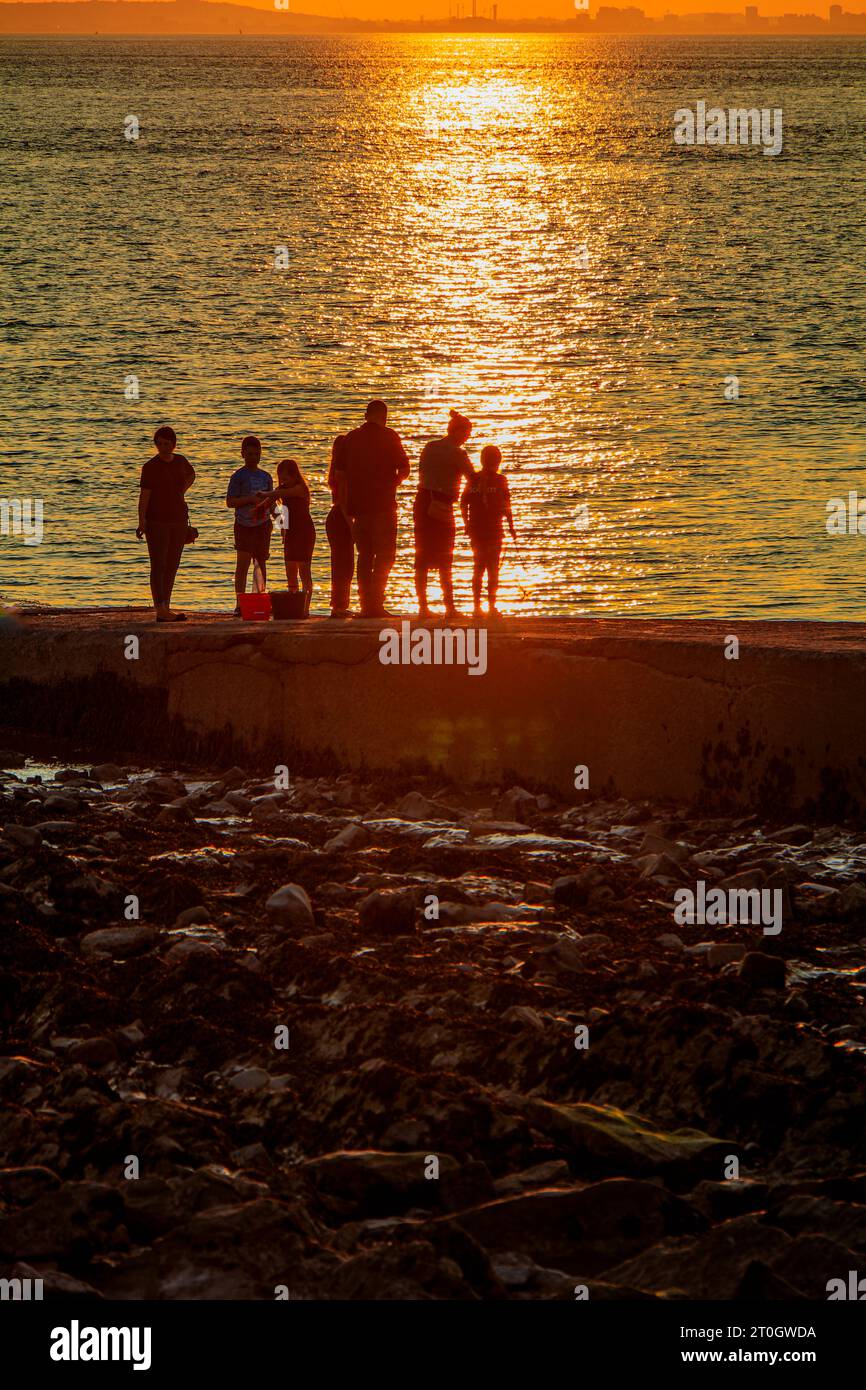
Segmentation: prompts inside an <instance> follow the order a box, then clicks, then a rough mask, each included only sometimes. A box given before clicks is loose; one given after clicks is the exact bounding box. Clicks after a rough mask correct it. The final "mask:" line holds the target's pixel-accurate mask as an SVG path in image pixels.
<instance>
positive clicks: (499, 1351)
mask: <svg viewBox="0 0 866 1390" xmlns="http://www.w3.org/2000/svg"><path fill="white" fill-rule="evenodd" d="M863 1333H864V1317H863V1312H862V1311H861V1309H860V1307H859V1304H858V1303H855V1304H852V1303H851V1302H848V1301H839V1302H828V1303H808V1302H794V1303H783V1302H778V1303H775V1302H764V1303H745V1302H730V1303H691V1302H686V1301H681V1300H671V1301H669V1302H667V1301H664V1300H657V1299H648V1300H647V1301H646V1302H643V1301H610V1302H601V1301H599V1302H596V1303H591V1302H588V1301H587V1302H581V1301H579V1300H576V1301H575V1302H573V1303H565V1302H561V1301H556V1302H554V1301H549V1302H519V1301H508V1302H507V1303H506V1302H502V1303H483V1304H482V1303H443V1302H432V1301H431V1302H429V1303H421V1302H417V1303H394V1302H380V1303H358V1302H352V1303H338V1302H327V1303H325V1302H322V1303H313V1302H304V1301H301V1300H297V1301H291V1300H288V1301H285V1302H279V1301H276V1302H273V1303H143V1302H142V1303H136V1302H122V1303H121V1302H117V1303H95V1302H79V1301H78V1300H75V1299H62V1300H53V1301H45V1302H43V1303H38V1302H4V1303H2V1304H0V1334H2V1339H3V1351H4V1363H5V1364H6V1365H7V1367H8V1366H9V1365H10V1363H12V1361H13V1360H14V1361H17V1363H18V1366H20V1368H21V1370H22V1371H24V1372H25V1373H31V1372H32V1373H34V1374H36V1373H38V1374H39V1375H40V1376H44V1375H48V1376H49V1377H50V1378H51V1379H52V1380H53V1381H56V1382H57V1383H62V1382H63V1381H68V1380H69V1378H70V1377H75V1378H76V1381H83V1380H85V1379H89V1380H93V1379H94V1378H99V1376H100V1373H101V1372H105V1371H109V1372H110V1373H111V1375H112V1376H113V1377H114V1379H115V1380H116V1378H117V1376H118V1375H120V1376H123V1375H125V1374H129V1375H132V1376H134V1377H136V1381H137V1382H141V1383H144V1380H145V1377H146V1376H150V1377H158V1378H159V1379H160V1380H162V1378H163V1377H165V1376H166V1375H171V1374H173V1373H175V1372H181V1373H186V1374H187V1375H189V1374H192V1375H195V1376H196V1377H199V1376H202V1377H205V1378H206V1379H205V1380H204V1382H203V1384H205V1385H207V1386H208V1387H209V1386H210V1385H213V1384H215V1385H221V1384H224V1383H228V1382H229V1380H231V1379H237V1378H238V1377H247V1378H249V1377H250V1375H253V1376H255V1378H256V1380H259V1379H260V1378H261V1377H263V1376H265V1375H269V1374H271V1375H278V1374H283V1375H285V1376H286V1377H288V1376H295V1375H297V1374H303V1375H304V1376H305V1378H307V1377H308V1376H309V1371H310V1370H311V1369H315V1368H316V1367H317V1366H318V1367H319V1368H320V1370H321V1372H322V1373H327V1375H328V1376H329V1377H331V1376H333V1375H334V1374H339V1373H340V1372H341V1371H344V1372H345V1373H346V1374H347V1375H348V1374H352V1375H354V1376H357V1375H358V1373H359V1372H362V1371H364V1370H366V1371H368V1372H370V1373H375V1374H376V1375H377V1378H379V1379H385V1380H386V1381H387V1380H390V1379H391V1378H392V1377H393V1379H394V1380H397V1379H398V1378H399V1379H401V1380H405V1378H406V1376H407V1375H409V1376H414V1375H418V1374H421V1375H423V1378H424V1380H425V1381H427V1382H428V1383H429V1379H430V1376H431V1374H435V1373H436V1372H437V1371H439V1370H441V1372H442V1374H443V1376H449V1377H450V1378H453V1376H454V1374H455V1372H456V1371H459V1370H460V1367H461V1363H462V1367H463V1370H464V1371H465V1370H466V1369H467V1363H468V1361H469V1359H470V1355H471V1361H472V1362H473V1363H475V1364H474V1372H475V1373H476V1374H477V1372H478V1369H479V1363H481V1364H483V1370H484V1373H485V1376H489V1373H490V1371H496V1370H498V1369H500V1367H501V1369H502V1372H503V1374H505V1375H507V1376H508V1377H509V1383H511V1382H512V1381H513V1379H514V1378H515V1376H519V1375H520V1374H521V1373H522V1371H523V1370H524V1364H525V1370H526V1374H531V1375H532V1376H533V1381H537V1379H538V1377H539V1373H540V1372H541V1370H542V1369H543V1368H545V1367H546V1371H545V1375H547V1373H552V1372H553V1368H554V1366H555V1365H556V1364H557V1363H558V1358H560V1357H564V1358H566V1363H565V1364H566V1366H567V1365H569V1364H571V1365H572V1367H573V1369H574V1371H575V1373H578V1372H581V1373H582V1372H583V1371H584V1370H585V1369H587V1368H588V1366H589V1365H590V1364H591V1365H592V1366H593V1367H594V1368H595V1369H603V1370H605V1371H608V1372H610V1373H613V1374H617V1373H622V1372H628V1373H630V1374H650V1375H652V1374H653V1373H658V1372H661V1373H663V1374H668V1373H669V1372H670V1371H671V1370H672V1369H675V1368H681V1369H683V1370H686V1371H688V1370H689V1369H691V1370H692V1371H695V1370H697V1371H700V1369H702V1368H703V1367H706V1366H714V1365H716V1366H719V1365H721V1366H728V1367H731V1366H738V1365H743V1366H752V1365H759V1366H766V1367H770V1368H772V1369H777V1368H779V1367H785V1368H787V1367H788V1366H803V1367H809V1368H811V1369H812V1370H813V1371H818V1372H819V1373H820V1374H821V1376H822V1379H823V1380H824V1381H826V1378H827V1376H828V1375H832V1374H833V1373H834V1372H836V1371H838V1372H839V1373H840V1374H841V1373H842V1371H843V1368H846V1367H847V1368H848V1369H850V1366H851V1364H855V1365H856V1364H857V1360H858V1359H859V1354H860V1351H861V1348H862V1341H863ZM299 1357H304V1358H305V1360H304V1362H301V1361H300V1360H299ZM306 1358H308V1359H306ZM555 1358H556V1360H555ZM560 1364H561V1363H560ZM302 1366H304V1367H305V1368H306V1369H305V1370H304V1371H302V1370H301V1368H302ZM560 1373H561V1370H560ZM133 1383H136V1382H133ZM242 1390H243V1387H242Z"/></svg>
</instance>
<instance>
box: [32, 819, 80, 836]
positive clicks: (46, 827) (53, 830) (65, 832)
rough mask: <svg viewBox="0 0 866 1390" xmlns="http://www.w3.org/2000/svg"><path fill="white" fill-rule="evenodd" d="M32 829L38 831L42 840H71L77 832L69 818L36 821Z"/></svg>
mask: <svg viewBox="0 0 866 1390" xmlns="http://www.w3.org/2000/svg"><path fill="white" fill-rule="evenodd" d="M34 829H36V830H38V831H39V833H40V835H41V836H42V838H43V840H71V839H72V838H73V836H74V835H76V834H77V833H78V832H77V829H76V827H75V825H74V824H73V822H72V821H71V820H43V821H38V822H37V824H36V825H35V827H34Z"/></svg>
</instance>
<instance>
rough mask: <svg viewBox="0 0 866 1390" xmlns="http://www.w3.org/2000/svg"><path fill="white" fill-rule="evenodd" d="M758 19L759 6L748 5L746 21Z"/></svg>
mask: <svg viewBox="0 0 866 1390" xmlns="http://www.w3.org/2000/svg"><path fill="white" fill-rule="evenodd" d="M757 18H758V7H757V5H747V6H746V19H757Z"/></svg>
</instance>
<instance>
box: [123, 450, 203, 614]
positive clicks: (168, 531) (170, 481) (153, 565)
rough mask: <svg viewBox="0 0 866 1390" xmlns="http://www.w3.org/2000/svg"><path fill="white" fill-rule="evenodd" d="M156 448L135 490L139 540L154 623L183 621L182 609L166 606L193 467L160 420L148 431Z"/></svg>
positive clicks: (181, 543) (186, 524)
mask: <svg viewBox="0 0 866 1390" xmlns="http://www.w3.org/2000/svg"><path fill="white" fill-rule="evenodd" d="M153 442H154V444H155V445H156V453H155V454H154V456H153V458H150V459H148V460H147V463H146V464H145V465H144V467H143V468H142V470H141V480H140V482H139V494H138V528H137V530H136V532H135V534H136V536H137V537H138V539H139V540H142V539H146V540H147V552H148V555H149V556H150V592H151V597H152V598H153V607H154V610H155V612H156V621H157V622H158V623H182V622H185V621H186V614H185V613H177V612H175V610H174V609H172V607H171V592H172V589H173V588H174V581H175V579H176V577H177V571H178V568H179V566H180V557H181V556H182V555H183V548H184V545H185V544H186V538H187V530H188V528H189V513H188V511H187V505H186V493H187V491H188V490H189V488H191V487H192V485H193V483H194V482H195V469H194V468H193V466H192V464H191V463H190V461H189V459H187V458H184V456H183V454H176V453H175V452H174V446H175V444H176V443H177V435H176V434H175V432H174V430H173V429H172V428H171V426H170V425H163V426H162V427H161V428H160V429H158V430H157V432H156V434H155V435H154V436H153Z"/></svg>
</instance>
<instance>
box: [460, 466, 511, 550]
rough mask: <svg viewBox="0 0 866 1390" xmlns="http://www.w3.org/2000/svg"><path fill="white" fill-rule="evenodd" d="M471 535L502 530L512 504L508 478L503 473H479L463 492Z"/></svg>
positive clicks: (482, 534)
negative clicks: (504, 519) (490, 474)
mask: <svg viewBox="0 0 866 1390" xmlns="http://www.w3.org/2000/svg"><path fill="white" fill-rule="evenodd" d="M463 497H464V500H465V502H466V525H467V529H468V531H469V534H470V536H479V535H480V536H486V535H490V534H491V533H493V534H495V533H496V532H499V531H501V530H502V519H503V517H504V516H505V513H506V512H507V511H508V510H509V508H510V506H511V493H510V492H509V490H508V480H507V479H506V478H504V477H503V476H502V474H501V473H494V474H492V476H487V475H485V474H484V473H477V474H476V475H475V477H474V478H473V479H472V482H471V483H469V484H468V485H467V488H466V491H465V492H464V494H463Z"/></svg>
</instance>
